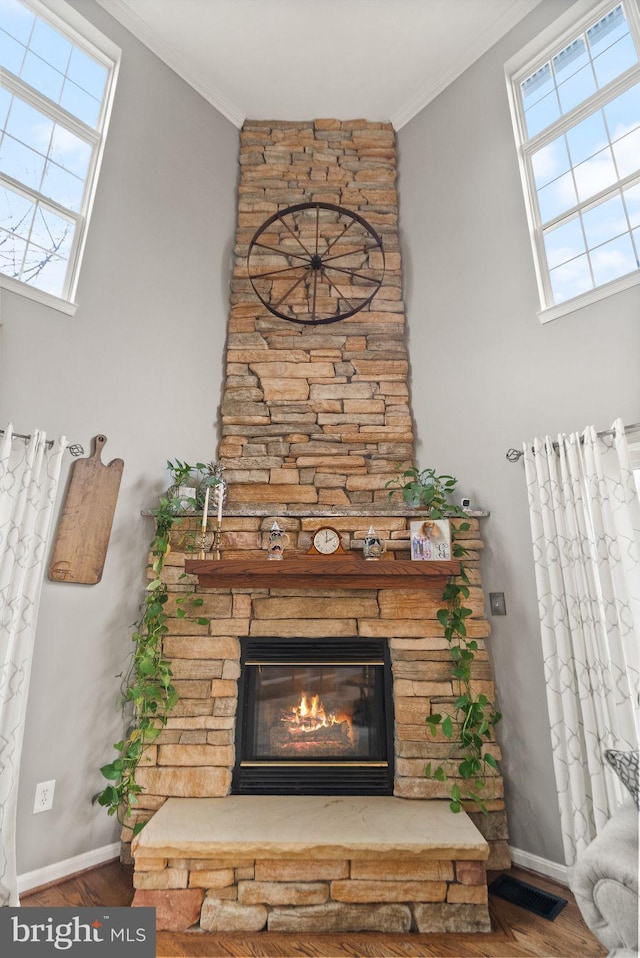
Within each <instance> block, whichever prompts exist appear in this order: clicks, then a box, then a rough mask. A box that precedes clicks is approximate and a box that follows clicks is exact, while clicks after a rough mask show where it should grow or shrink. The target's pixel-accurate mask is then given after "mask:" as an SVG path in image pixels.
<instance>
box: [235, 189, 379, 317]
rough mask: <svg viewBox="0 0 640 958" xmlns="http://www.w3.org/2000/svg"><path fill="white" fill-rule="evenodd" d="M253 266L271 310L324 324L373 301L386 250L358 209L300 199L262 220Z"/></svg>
mask: <svg viewBox="0 0 640 958" xmlns="http://www.w3.org/2000/svg"><path fill="white" fill-rule="evenodd" d="M247 267H248V272H249V279H250V280H251V285H252V286H253V288H254V290H255V292H256V295H257V296H258V297H259V299H260V300H261V302H262V303H263V304H264V305H265V306H266V308H267V309H268V310H269V312H270V313H273V315H274V316H279V317H280V319H285V320H287V321H289V322H293V323H304V324H306V325H311V326H320V325H324V324H326V323H337V322H339V321H340V320H341V319H347V317H349V316H353V315H354V314H355V313H358V312H359V311H360V310H361V309H364V307H365V306H367V305H368V304H369V303H370V302H371V300H372V299H373V297H374V296H375V295H376V293H377V292H378V290H379V289H380V286H381V284H382V279H383V277H384V268H385V267H384V250H383V248H382V240H381V238H380V237H379V236H378V234H377V233H376V231H375V230H374V229H373V227H371V226H370V225H369V224H368V223H367V221H366V220H365V219H363V217H362V216H359V215H358V214H357V213H352V212H351V211H350V210H345V209H343V207H341V206H334V205H333V204H332V203H299V204H298V205H297V206H289V207H287V209H284V210H281V211H280V212H279V213H275V214H274V215H273V216H270V217H269V219H268V220H266V222H265V223H263V224H262V226H261V227H260V229H259V230H258V231H257V233H256V234H255V236H254V237H253V239H252V240H251V243H250V244H249V252H248V255H247Z"/></svg>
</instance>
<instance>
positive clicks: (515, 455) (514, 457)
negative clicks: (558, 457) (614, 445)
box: [505, 422, 640, 462]
mask: <svg viewBox="0 0 640 958" xmlns="http://www.w3.org/2000/svg"><path fill="white" fill-rule="evenodd" d="M638 430H640V422H634V423H632V425H631V426H625V429H624V431H625V434H626V433H629V432H637V431H638ZM596 435H597V436H598V437H603V436H613V435H615V431H614V430H613V429H602V430H601V431H600V432H598V433H596ZM583 442H584V439H583V438H582V436H580V445H582V443H583ZM553 448H554V449H555V450H556V451H557V450H558V448H559V446H558V443H557V442H554V443H553ZM522 456H524V452H523V451H522V449H507V452H506V454H505V459H508V460H509V462H518V461H519V460H520V459H521V458H522Z"/></svg>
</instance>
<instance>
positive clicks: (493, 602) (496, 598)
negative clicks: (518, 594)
mask: <svg viewBox="0 0 640 958" xmlns="http://www.w3.org/2000/svg"><path fill="white" fill-rule="evenodd" d="M489 604H490V606H491V615H506V614H507V606H506V605H505V601H504V592H490V593H489Z"/></svg>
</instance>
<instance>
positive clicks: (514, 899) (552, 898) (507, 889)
mask: <svg viewBox="0 0 640 958" xmlns="http://www.w3.org/2000/svg"><path fill="white" fill-rule="evenodd" d="M489 893H490V894H491V895H497V896H498V898H504V899H505V901H510V902H511V903H512V904H514V905H519V906H520V908H526V910H527V911H532V912H533V913H534V915H540V916H541V917H542V918H546V919H547V920H548V921H554V919H555V918H557V917H558V915H559V914H560V912H561V911H562V909H563V908H564V906H565V905H566V904H567V900H566V898H559V897H558V896H557V895H552V894H550V893H549V892H548V891H542V890H541V889H540V888H535V887H534V886H533V885H528V884H527V883H526V882H524V881H520V880H519V879H518V878H511V876H510V875H500V876H499V877H498V878H496V880H495V881H492V882H491V884H490V885H489Z"/></svg>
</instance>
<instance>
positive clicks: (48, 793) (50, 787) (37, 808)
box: [33, 778, 56, 815]
mask: <svg viewBox="0 0 640 958" xmlns="http://www.w3.org/2000/svg"><path fill="white" fill-rule="evenodd" d="M55 788H56V780H55V778H52V779H51V781H50V782H38V784H37V785H36V797H35V800H34V803H33V814H34V815H37V814H38V812H48V811H49V810H50V809H52V808H53V793H54V791H55Z"/></svg>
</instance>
